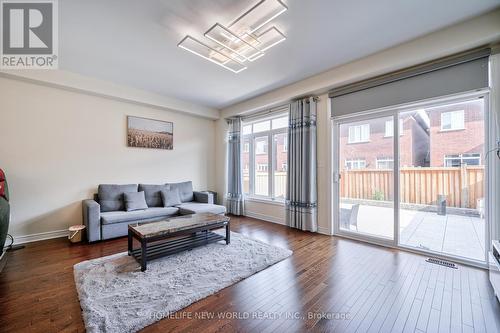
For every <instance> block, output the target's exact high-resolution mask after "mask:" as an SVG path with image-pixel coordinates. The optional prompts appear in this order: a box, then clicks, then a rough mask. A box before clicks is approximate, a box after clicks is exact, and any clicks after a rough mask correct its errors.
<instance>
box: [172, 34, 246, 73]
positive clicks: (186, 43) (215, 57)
mask: <svg viewBox="0 0 500 333" xmlns="http://www.w3.org/2000/svg"><path fill="white" fill-rule="evenodd" d="M177 46H179V47H180V48H183V49H184V50H186V51H189V52H191V53H193V54H196V55H197V56H200V57H202V58H205V59H207V60H208V61H211V62H213V63H214V64H217V65H219V66H222V67H224V68H225V69H228V70H230V71H231V72H234V73H239V72H241V71H243V70H245V69H246V68H247V67H246V66H245V65H243V64H242V63H241V62H239V61H236V60H234V59H232V58H231V57H229V56H227V55H225V54H223V53H222V52H220V51H218V50H216V49H213V48H211V47H210V46H208V45H206V44H203V43H202V42H200V41H199V40H197V39H194V38H193V37H191V36H186V37H184V39H183V40H181V41H180V42H179V44H178V45H177Z"/></svg>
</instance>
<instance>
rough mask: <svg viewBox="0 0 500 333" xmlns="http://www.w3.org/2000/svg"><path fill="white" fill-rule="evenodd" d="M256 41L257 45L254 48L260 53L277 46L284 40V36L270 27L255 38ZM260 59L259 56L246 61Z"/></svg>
mask: <svg viewBox="0 0 500 333" xmlns="http://www.w3.org/2000/svg"><path fill="white" fill-rule="evenodd" d="M256 40H258V41H259V44H258V45H256V47H257V48H258V49H259V50H261V51H266V50H269V49H270V48H271V47H273V46H275V45H278V44H279V43H281V42H283V41H284V40H286V37H285V35H283V33H282V32H281V31H279V30H278V29H277V28H276V27H271V28H269V29H267V30H266V31H264V32H262V33H261V34H260V35H258V36H256ZM258 58H260V56H257V57H252V58H250V59H248V60H250V61H254V60H257V59H258Z"/></svg>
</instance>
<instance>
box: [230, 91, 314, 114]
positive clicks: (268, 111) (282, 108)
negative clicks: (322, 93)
mask: <svg viewBox="0 0 500 333" xmlns="http://www.w3.org/2000/svg"><path fill="white" fill-rule="evenodd" d="M310 97H311V98H312V99H313V100H314V101H315V102H318V101H319V97H318V96H310ZM304 98H309V97H302V98H297V99H294V100H293V101H291V102H289V103H286V104H281V105H278V106H275V107H273V108H271V109H266V110H262V111H257V112H254V113H250V114H248V115H240V116H232V117H227V118H225V119H226V120H228V119H231V118H235V117H239V118H240V119H241V120H249V119H254V118H260V117H263V116H265V115H268V114H271V113H275V112H279V111H284V109H288V108H289V106H290V103H292V102H294V101H297V100H299V99H304Z"/></svg>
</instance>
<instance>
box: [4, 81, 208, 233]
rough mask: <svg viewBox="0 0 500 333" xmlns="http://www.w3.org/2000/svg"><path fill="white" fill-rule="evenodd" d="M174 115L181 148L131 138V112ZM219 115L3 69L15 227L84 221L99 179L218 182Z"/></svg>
mask: <svg viewBox="0 0 500 333" xmlns="http://www.w3.org/2000/svg"><path fill="white" fill-rule="evenodd" d="M127 115H133V116H139V117H147V118H153V119H159V120H167V121H172V122H173V123H174V149H173V150H154V149H142V148H128V147H127V146H126V116H127ZM214 145H215V122H214V121H213V120H209V119H203V118H199V117H195V116H190V115H184V114H182V113H179V112H172V111H166V110H164V109H158V108H152V107H147V106H140V105H137V104H135V103H129V102H121V101H117V100H113V99H109V98H103V97H98V96H92V95H89V94H84V93H79V92H76V91H68V90H64V89H59V88H54V87H49V86H46V85H42V84H35V83H30V82H23V81H19V80H15V79H9V78H1V77H0V167H1V168H3V169H4V170H5V172H6V174H7V177H8V180H9V187H10V192H11V205H12V206H11V212H12V221H11V226H10V230H9V232H10V233H11V234H13V235H14V236H24V235H30V234H38V233H43V232H52V231H57V230H62V229H66V228H67V227H68V226H70V225H73V224H80V223H82V212H81V200H82V199H85V198H90V197H91V196H92V193H94V192H95V191H96V189H97V185H98V184H99V183H153V184H154V183H165V182H174V181H182V180H192V181H193V185H194V188H195V189H207V188H208V189H210V188H213V187H214V186H215V183H214V178H215V173H214V172H215V171H214V166H215V163H214V151H215V148H214Z"/></svg>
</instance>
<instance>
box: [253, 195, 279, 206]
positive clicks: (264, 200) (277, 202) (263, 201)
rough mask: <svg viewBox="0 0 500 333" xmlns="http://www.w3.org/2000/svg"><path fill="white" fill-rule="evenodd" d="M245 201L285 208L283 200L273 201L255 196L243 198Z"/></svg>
mask: <svg viewBox="0 0 500 333" xmlns="http://www.w3.org/2000/svg"><path fill="white" fill-rule="evenodd" d="M245 201H250V202H258V203H263V204H268V205H275V206H280V207H285V200H277V199H275V200H273V199H271V198H269V197H265V196H262V197H256V196H245Z"/></svg>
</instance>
